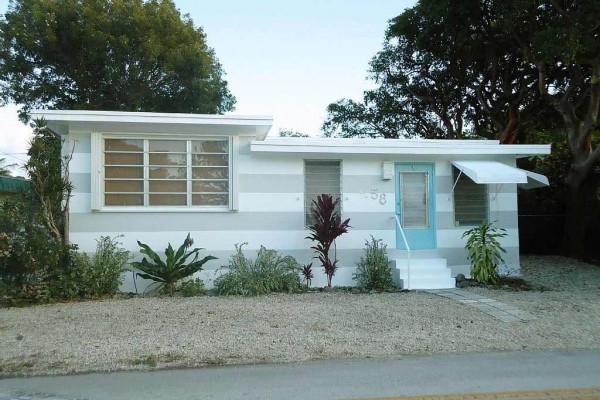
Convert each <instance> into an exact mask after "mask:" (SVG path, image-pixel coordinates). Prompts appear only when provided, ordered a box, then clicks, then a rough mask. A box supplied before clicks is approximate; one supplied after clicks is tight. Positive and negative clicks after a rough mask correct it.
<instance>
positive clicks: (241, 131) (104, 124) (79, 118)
mask: <svg viewBox="0 0 600 400" xmlns="http://www.w3.org/2000/svg"><path fill="white" fill-rule="evenodd" d="M31 118H33V119H37V118H44V119H45V120H46V123H47V126H48V128H50V129H51V130H52V131H54V132H56V133H58V134H61V135H64V134H66V133H68V132H103V133H134V134H135V133H140V134H143V133H177V134H190V135H192V134H202V135H214V136H221V135H222V136H253V137H255V138H256V139H257V140H264V138H265V137H266V136H267V134H268V133H269V130H270V129H271V126H272V125H273V118H272V117H266V116H242V115H214V114H177V113H148V112H123V111H85V110H71V111H62V110H33V111H32V112H31Z"/></svg>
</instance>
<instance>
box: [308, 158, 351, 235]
mask: <svg viewBox="0 0 600 400" xmlns="http://www.w3.org/2000/svg"><path fill="white" fill-rule="evenodd" d="M341 171H342V168H341V163H340V162H339V161H320V160H319V161H316V160H315V161H312V160H306V161H304V217H305V218H304V221H305V224H306V226H311V225H312V224H313V223H314V221H313V219H312V213H311V209H312V202H313V200H314V201H316V200H317V197H319V196H320V195H322V194H329V195H331V196H333V199H334V200H335V199H340V203H339V204H338V208H339V209H338V212H341V206H342V203H341V197H342V196H341V193H342V187H341V186H342V185H341V180H340V176H341Z"/></svg>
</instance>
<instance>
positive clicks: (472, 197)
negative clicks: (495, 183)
mask: <svg viewBox="0 0 600 400" xmlns="http://www.w3.org/2000/svg"><path fill="white" fill-rule="evenodd" d="M453 170H454V180H455V181H456V178H457V177H458V176H459V173H460V171H459V170H458V169H457V168H453ZM487 215H488V190H487V185H483V184H477V183H475V182H473V180H471V178H469V177H468V176H466V175H465V174H460V177H458V182H456V186H455V187H454V221H455V224H456V225H457V226H464V225H479V224H481V222H483V221H484V220H486V219H487Z"/></svg>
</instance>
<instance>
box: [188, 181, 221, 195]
mask: <svg viewBox="0 0 600 400" xmlns="http://www.w3.org/2000/svg"><path fill="white" fill-rule="evenodd" d="M228 191H229V182H228V181H193V182H192V192H217V193H227V192H228Z"/></svg>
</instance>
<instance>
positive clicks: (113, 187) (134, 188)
mask: <svg viewBox="0 0 600 400" xmlns="http://www.w3.org/2000/svg"><path fill="white" fill-rule="evenodd" d="M104 191H105V192H107V193H110V192H143V191H144V181H129V180H118V181H111V180H106V181H105V182H104Z"/></svg>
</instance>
